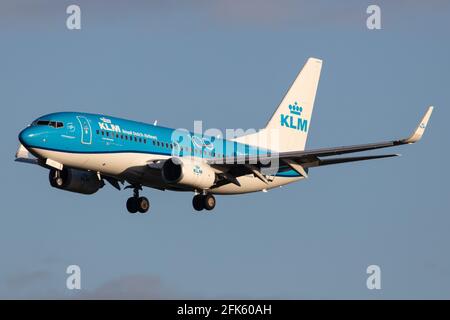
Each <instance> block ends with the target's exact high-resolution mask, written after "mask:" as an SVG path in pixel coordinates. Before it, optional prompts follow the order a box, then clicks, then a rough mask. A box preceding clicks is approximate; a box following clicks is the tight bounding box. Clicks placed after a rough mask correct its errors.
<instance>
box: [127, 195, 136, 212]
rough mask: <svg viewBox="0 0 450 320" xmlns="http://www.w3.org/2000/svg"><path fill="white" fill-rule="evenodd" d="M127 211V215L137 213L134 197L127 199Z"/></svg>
mask: <svg viewBox="0 0 450 320" xmlns="http://www.w3.org/2000/svg"><path fill="white" fill-rule="evenodd" d="M127 210H128V212H129V213H136V212H137V211H138V202H137V199H136V198H135V197H131V198H128V200H127Z"/></svg>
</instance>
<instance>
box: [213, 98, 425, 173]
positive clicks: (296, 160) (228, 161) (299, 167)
mask: <svg viewBox="0 0 450 320" xmlns="http://www.w3.org/2000/svg"><path fill="white" fill-rule="evenodd" d="M432 112H433V107H431V106H430V107H429V108H428V110H427V111H426V113H425V115H424V116H423V118H422V120H421V121H420V123H419V125H418V126H417V128H416V130H415V131H414V132H413V133H412V134H411V135H410V136H409V137H407V138H405V139H400V140H391V141H384V142H377V143H369V144H359V145H352V146H342V147H333V148H322V149H313V150H303V151H290V152H279V153H272V154H261V155H258V156H236V157H227V158H220V159H217V158H215V159H210V160H209V161H208V163H209V164H210V165H212V166H220V167H222V168H223V169H225V168H226V167H228V168H230V167H231V168H230V169H233V170H234V171H242V168H241V170H236V169H237V168H236V167H237V166H240V167H243V168H247V170H244V171H246V172H245V173H244V174H247V173H249V172H253V173H254V174H255V176H257V177H258V178H260V179H261V180H263V179H262V178H264V177H259V176H258V174H256V173H255V172H254V171H255V170H257V169H260V168H261V167H264V166H267V164H268V163H270V162H271V161H272V160H275V159H278V161H280V164H285V165H287V166H288V167H290V169H293V170H294V171H296V172H297V173H298V174H300V175H302V176H304V177H307V169H308V168H311V167H317V166H323V165H330V164H337V163H344V162H354V161H363V160H371V159H380V158H387V157H395V156H398V154H387V155H377V156H362V157H348V158H342V157H338V158H327V157H330V156H336V155H343V154H347V153H355V152H362V151H369V150H375V149H382V148H388V147H394V146H399V145H403V144H412V143H415V142H417V141H419V140H420V139H421V138H422V135H423V134H424V132H425V128H426V126H427V124H428V121H429V119H430V117H431V113H432ZM324 158H325V159H324ZM263 181H264V180H263Z"/></svg>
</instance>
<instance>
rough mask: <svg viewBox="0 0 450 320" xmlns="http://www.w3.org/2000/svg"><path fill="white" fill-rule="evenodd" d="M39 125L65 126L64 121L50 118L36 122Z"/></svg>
mask: <svg viewBox="0 0 450 320" xmlns="http://www.w3.org/2000/svg"><path fill="white" fill-rule="evenodd" d="M36 125H38V126H50V127H53V128H62V127H64V123H62V122H60V121H48V120H39V121H37V122H36Z"/></svg>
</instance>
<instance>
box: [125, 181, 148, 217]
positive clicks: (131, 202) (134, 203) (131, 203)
mask: <svg viewBox="0 0 450 320" xmlns="http://www.w3.org/2000/svg"><path fill="white" fill-rule="evenodd" d="M130 187H131V188H133V196H132V197H131V198H128V200H127V210H128V212H129V213H136V212H138V211H139V212H140V213H146V212H147V211H148V209H150V202H149V201H148V199H147V198H146V197H139V190H142V187H140V186H133V187H132V186H130Z"/></svg>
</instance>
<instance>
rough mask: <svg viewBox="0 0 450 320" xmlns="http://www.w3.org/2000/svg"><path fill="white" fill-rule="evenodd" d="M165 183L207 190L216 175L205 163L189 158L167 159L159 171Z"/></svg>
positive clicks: (212, 183)
mask: <svg viewBox="0 0 450 320" xmlns="http://www.w3.org/2000/svg"><path fill="white" fill-rule="evenodd" d="M161 173H162V177H163V179H164V181H165V182H167V183H170V184H179V185H182V186H188V187H192V188H194V189H208V188H210V187H212V186H213V185H214V183H215V181H216V173H215V172H214V170H213V168H211V167H210V166H209V165H207V164H206V163H203V162H201V161H195V160H192V159H189V158H176V157H173V158H170V159H167V160H166V161H165V162H164V164H163V167H162V170H161Z"/></svg>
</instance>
